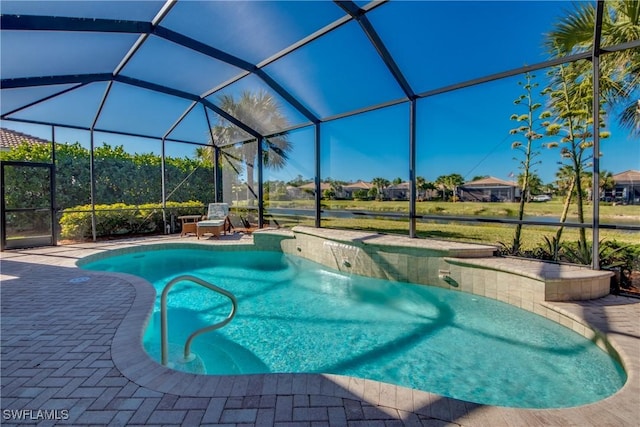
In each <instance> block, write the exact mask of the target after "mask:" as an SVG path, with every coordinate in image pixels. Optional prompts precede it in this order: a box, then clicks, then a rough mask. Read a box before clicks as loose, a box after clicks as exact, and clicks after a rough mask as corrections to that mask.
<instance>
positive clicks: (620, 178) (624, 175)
mask: <svg viewBox="0 0 640 427" xmlns="http://www.w3.org/2000/svg"><path fill="white" fill-rule="evenodd" d="M613 180H614V181H615V182H616V184H623V183H631V182H634V183H638V184H640V171H636V170H628V171H625V172H620V173H618V174H615V175H613Z"/></svg>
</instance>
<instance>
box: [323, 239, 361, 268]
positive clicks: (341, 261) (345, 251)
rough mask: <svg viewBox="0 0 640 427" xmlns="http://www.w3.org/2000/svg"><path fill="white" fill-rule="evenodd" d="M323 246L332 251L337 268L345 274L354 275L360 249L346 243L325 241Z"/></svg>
mask: <svg viewBox="0 0 640 427" xmlns="http://www.w3.org/2000/svg"><path fill="white" fill-rule="evenodd" d="M322 246H323V247H324V249H325V250H328V251H330V253H331V256H332V257H333V260H334V261H335V265H336V268H337V269H338V270H339V271H341V272H343V273H352V272H353V270H354V267H355V265H356V262H357V259H358V254H359V253H360V248H359V247H357V246H352V245H347V244H344V243H338V242H332V241H325V242H324V243H323V244H322Z"/></svg>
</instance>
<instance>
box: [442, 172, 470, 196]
mask: <svg viewBox="0 0 640 427" xmlns="http://www.w3.org/2000/svg"><path fill="white" fill-rule="evenodd" d="M435 182H436V184H440V186H441V187H442V200H443V201H444V200H445V199H446V194H447V193H448V192H451V194H452V196H451V197H452V200H454V201H455V196H456V188H457V187H459V186H461V185H462V184H464V178H463V177H462V175H460V174H458V173H452V174H450V175H440V176H439V177H437V178H436V181H435Z"/></svg>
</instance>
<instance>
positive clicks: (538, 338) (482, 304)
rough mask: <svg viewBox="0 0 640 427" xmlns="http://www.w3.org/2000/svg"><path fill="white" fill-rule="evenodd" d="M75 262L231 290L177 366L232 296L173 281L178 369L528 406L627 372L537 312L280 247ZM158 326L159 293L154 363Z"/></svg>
mask: <svg viewBox="0 0 640 427" xmlns="http://www.w3.org/2000/svg"><path fill="white" fill-rule="evenodd" d="M83 268H87V269H92V270H104V271H118V272H126V273H130V274H135V275H138V276H141V277H143V278H145V279H147V280H149V281H150V282H151V283H153V285H154V286H155V287H156V290H157V293H158V295H160V293H161V291H162V289H163V287H164V286H165V285H166V284H167V283H168V282H169V281H170V280H171V279H173V278H175V277H177V276H179V275H182V274H185V273H189V274H192V275H195V276H197V277H200V278H202V279H204V280H207V281H209V282H211V283H213V284H215V285H217V286H220V287H223V288H225V289H228V290H229V291H231V292H232V293H234V294H235V295H236V297H237V299H238V313H237V315H236V317H235V318H234V319H233V321H232V322H231V323H230V324H228V325H227V326H225V327H224V328H223V329H220V330H218V331H215V332H211V333H207V334H204V335H202V336H199V337H198V338H196V339H195V341H194V342H193V345H192V351H193V352H194V353H195V354H196V355H197V359H196V360H195V361H194V362H192V363H188V364H181V363H179V359H181V356H182V348H183V346H184V342H185V340H186V338H187V336H188V335H189V334H190V333H192V332H193V331H195V330H196V329H198V328H201V327H204V326H208V325H210V324H212V323H215V322H217V321H220V320H222V319H223V318H224V317H225V316H226V315H227V314H228V313H229V310H230V303H229V300H228V299H226V298H225V297H223V296H221V295H218V294H216V293H214V292H211V291H209V290H207V289H205V288H202V287H199V286H197V285H195V284H193V283H189V282H184V283H179V284H177V285H176V286H175V287H174V288H173V290H172V291H171V292H170V293H169V298H168V305H169V315H168V318H169V341H170V344H171V345H170V347H171V354H172V366H173V367H174V368H176V369H184V370H187V371H189V370H191V371H194V372H202V371H203V370H205V371H206V373H207V374H214V375H215V374H249V373H268V372H273V373H276V372H306V373H311V372H316V373H332V374H341V375H350V376H354V377H360V378H368V379H373V380H378V381H383V382H387V383H392V384H397V385H402V386H405V387H411V388H416V389H420V390H424V391H429V392H434V393H438V394H441V395H445V396H449V397H454V398H458V399H463V400H467V401H471V402H477V403H483V404H490V405H499V406H512V407H529V408H551V407H569V406H576V405H581V404H585V403H589V402H594V401H597V400H600V399H602V398H604V397H607V396H609V395H611V394H613V393H614V392H616V391H617V390H618V389H619V388H620V387H622V385H623V384H624V382H625V380H626V375H625V373H624V371H623V370H622V368H621V367H620V365H619V364H618V363H617V362H615V361H614V360H613V359H612V358H610V357H609V356H608V355H607V354H606V353H604V352H603V351H602V350H600V349H599V348H598V347H597V346H595V345H594V344H593V343H592V342H590V341H589V340H587V339H585V338H584V337H583V336H581V335H578V334H576V333H574V332H573V331H571V330H569V329H567V328H565V327H563V326H561V325H559V324H557V323H555V322H552V321H550V320H548V319H545V318H543V317H541V316H538V315H535V314H533V313H530V312H527V311H524V310H520V309H518V308H516V307H513V306H510V305H508V304H505V303H502V302H499V301H495V300H491V299H488V298H484V297H480V296H475V295H470V294H465V293H462V292H455V291H449V290H445V289H441V288H436V287H430V286H423V285H414V284H408V283H397V282H388V281H384V280H379V279H371V278H365V277H361V276H355V275H353V276H349V275H345V274H342V273H339V272H336V271H333V270H328V269H326V268H325V267H323V266H321V265H319V264H316V263H313V262H310V261H307V260H305V259H302V258H299V257H295V256H290V255H284V254H282V253H279V252H257V251H256V252H252V251H245V252H236V251H234V252H216V251H211V250H195V249H171V250H158V251H148V252H144V253H136V254H128V255H121V256H116V257H113V258H107V259H102V260H100V261H96V262H93V263H90V264H87V265H85V266H84V267H83ZM159 331H160V322H159V296H158V298H157V302H156V307H155V310H154V315H153V317H152V320H151V322H150V324H149V326H148V328H147V331H146V334H145V338H144V346H145V348H146V350H147V351H148V352H149V354H150V355H151V356H152V357H153V358H154V359H156V360H160V343H159V341H160V332H159ZM170 360H171V359H170Z"/></svg>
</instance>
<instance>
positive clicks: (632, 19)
mask: <svg viewBox="0 0 640 427" xmlns="http://www.w3.org/2000/svg"><path fill="white" fill-rule="evenodd" d="M604 8H605V9H604V14H603V20H602V35H601V45H602V46H614V45H618V44H622V43H627V42H631V41H635V40H638V39H640V2H638V1H637V0H617V1H607V2H605V3H604ZM595 15H596V14H595V7H594V2H576V3H574V6H573V10H571V11H570V13H569V14H567V16H566V17H565V18H563V19H562V20H561V21H559V22H558V23H557V24H556V25H555V28H554V30H553V31H552V32H550V34H549V37H548V42H547V44H548V46H549V47H550V48H551V49H552V50H554V51H555V50H557V53H558V54H559V55H564V54H568V53H576V52H584V51H590V50H591V49H592V46H593V34H594V26H595V25H594V24H595ZM601 68H602V69H603V73H602V76H603V77H604V78H601V81H600V90H601V94H602V96H603V97H604V98H605V99H606V101H607V104H608V105H609V107H611V108H614V107H618V106H621V110H622V112H621V113H620V115H619V117H618V118H619V121H620V123H621V124H622V125H623V126H624V127H626V128H628V129H629V130H630V132H631V133H632V134H635V135H636V136H640V99H639V97H640V92H639V91H638V88H639V87H640V49H637V48H629V49H623V50H620V51H617V52H612V53H609V54H607V55H603V56H602V61H601ZM582 77H587V74H584V75H583V76H582Z"/></svg>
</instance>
